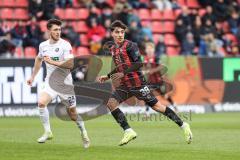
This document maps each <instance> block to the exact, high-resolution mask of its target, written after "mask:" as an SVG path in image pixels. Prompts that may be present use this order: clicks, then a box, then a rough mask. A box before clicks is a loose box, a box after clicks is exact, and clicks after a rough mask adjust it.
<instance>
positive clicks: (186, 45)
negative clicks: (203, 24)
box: [181, 32, 196, 56]
mask: <svg viewBox="0 0 240 160" xmlns="http://www.w3.org/2000/svg"><path fill="white" fill-rule="evenodd" d="M181 47H182V51H181V54H182V55H185V56H188V55H194V49H195V47H196V45H195V41H194V37H193V34H192V33H191V32H189V33H187V36H186V39H185V40H184V41H183V43H182V45H181Z"/></svg>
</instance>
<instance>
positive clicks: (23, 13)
mask: <svg viewBox="0 0 240 160" xmlns="http://www.w3.org/2000/svg"><path fill="white" fill-rule="evenodd" d="M14 18H15V19H19V20H27V19H29V16H28V11H27V10H26V9H22V8H17V9H15V11H14Z"/></svg>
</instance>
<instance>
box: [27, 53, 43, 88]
mask: <svg viewBox="0 0 240 160" xmlns="http://www.w3.org/2000/svg"><path fill="white" fill-rule="evenodd" d="M41 66H42V58H41V57H39V56H37V57H36V58H35V62H34V67H33V72H32V75H31V77H30V78H29V79H28V80H27V84H28V85H29V86H32V83H33V81H34V78H35V76H36V75H37V73H38V71H39V70H40V68H41Z"/></svg>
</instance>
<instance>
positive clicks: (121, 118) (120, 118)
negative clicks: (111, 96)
mask: <svg viewBox="0 0 240 160" xmlns="http://www.w3.org/2000/svg"><path fill="white" fill-rule="evenodd" d="M111 113H112V116H113V117H114V119H115V120H116V121H117V123H118V124H120V126H121V127H122V129H123V130H124V131H126V130H128V129H130V126H129V124H128V122H127V118H126V117H125V115H124V113H123V112H122V111H121V110H120V109H119V108H116V109H115V110H113V111H112V112H111Z"/></svg>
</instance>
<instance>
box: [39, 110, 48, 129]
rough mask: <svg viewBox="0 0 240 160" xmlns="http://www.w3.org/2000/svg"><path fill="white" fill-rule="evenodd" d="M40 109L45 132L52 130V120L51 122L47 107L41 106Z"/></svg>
mask: <svg viewBox="0 0 240 160" xmlns="http://www.w3.org/2000/svg"><path fill="white" fill-rule="evenodd" d="M38 110H39V117H40V120H41V122H42V125H43V127H44V130H45V132H51V128H50V122H49V112H48V109H47V107H39V108H38Z"/></svg>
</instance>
